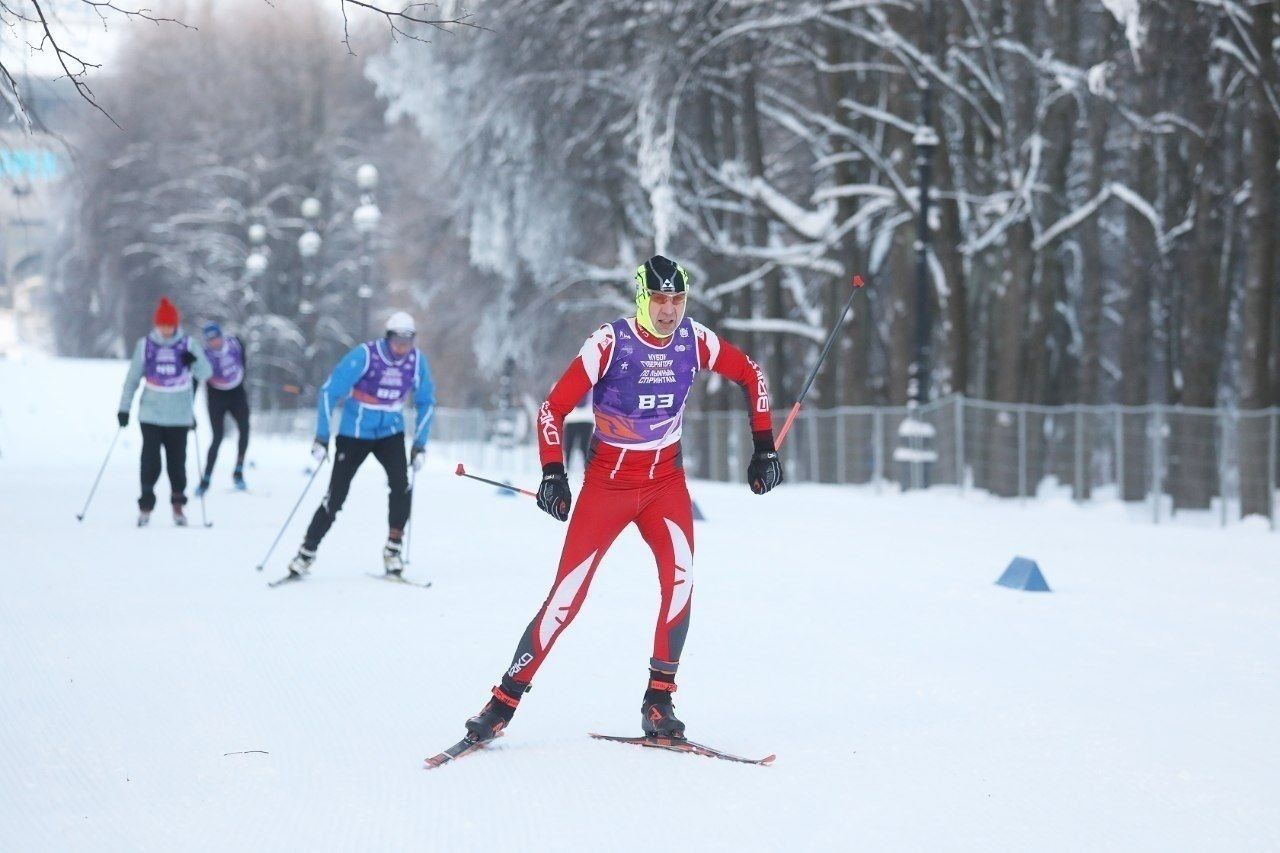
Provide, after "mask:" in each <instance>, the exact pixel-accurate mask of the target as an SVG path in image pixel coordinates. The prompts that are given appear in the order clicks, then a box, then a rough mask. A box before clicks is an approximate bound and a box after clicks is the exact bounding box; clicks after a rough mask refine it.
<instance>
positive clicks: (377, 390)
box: [351, 341, 418, 412]
mask: <svg viewBox="0 0 1280 853" xmlns="http://www.w3.org/2000/svg"><path fill="white" fill-rule="evenodd" d="M364 348H365V352H366V355H367V357H368V362H369V366H368V367H366V368H365V370H364V375H363V376H361V377H360V379H359V380H358V381H357V382H356V384H355V387H354V388H353V389H352V390H351V398H352V399H353V400H355V401H356V402H357V403H359V404H360V405H362V406H367V407H368V408H370V409H381V410H383V411H388V412H398V411H400V410H401V409H403V408H404V403H405V401H406V400H407V399H409V395H410V394H411V393H412V392H413V379H414V376H415V375H416V374H417V372H418V350H417V348H414V349H412V350H410V351H409V354H408V355H406V356H405V357H404V358H403V359H401V360H400V361H399V362H393V361H390V360H389V359H387V358H386V357H385V356H384V355H383V354H382V347H380V346H378V342H377V341H369V342H368V343H366V344H365V345H364Z"/></svg>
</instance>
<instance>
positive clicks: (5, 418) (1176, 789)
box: [0, 358, 1280, 851]
mask: <svg viewBox="0 0 1280 853" xmlns="http://www.w3.org/2000/svg"><path fill="white" fill-rule="evenodd" d="M123 375H124V365H123V364H122V363H118V362H74V361H55V360H45V361H41V360H38V359H31V358H27V359H24V360H21V361H9V362H0V392H2V393H0V454H2V455H0V484H3V489H0V543H3V549H2V551H0V848H3V849H5V850H23V851H37V850H59V851H61V850H74V851H84V850H155V851H172V850H183V851H193V850H211V851H212V850H217V851H225V850H308V851H316V850H379V851H381V850H449V851H452V850H471V849H475V850H493V849H501V850H646V851H648V850H653V849H661V850H716V849H734V850H783V849H790V850H811V849H831V850H835V849H839V850H853V849H864V850H884V849H913V850H921V849H967V850H1010V849H1022V850H1031V849H1035V850H1067V849H1072V850H1081V849H1113V850H1135V849H1145V850H1206V849H1233V850H1245V849H1255V850H1262V849H1276V848H1277V847H1278V846H1280V734H1278V732H1280V727H1277V723H1276V721H1277V719H1280V535H1277V534H1274V533H1271V532H1269V531H1268V530H1267V529H1266V526H1265V525H1262V524H1244V525H1239V526H1236V527H1232V528H1229V529H1227V530H1221V529H1218V528H1214V527H1197V526H1179V525H1163V526H1154V525H1151V524H1149V523H1145V522H1142V521H1136V520H1134V519H1132V518H1130V517H1129V513H1127V512H1125V511H1124V509H1123V508H1122V507H1119V506H1114V505H1113V506H1110V507H1108V506H1094V507H1083V508H1082V507H1076V506H1073V505H1071V504H1070V503H1069V502H1065V501H1057V500H1042V501H1035V502H1030V503H1029V504H1028V505H1026V506H1025V507H1023V506H1019V505H1018V504H1017V503H1014V502H1004V501H998V500H994V499H989V498H985V497H982V496H978V495H968V496H966V497H964V498H961V497H958V496H956V495H955V494H954V492H946V491H941V490H939V491H935V492H930V493H924V494H908V495H901V494H897V493H895V492H891V491H890V490H887V489H886V490H884V491H883V493H881V494H877V493H876V491H875V490H874V489H871V488H836V487H830V486H807V485H791V484H786V485H784V486H783V487H781V488H780V489H779V490H777V491H776V492H774V493H773V494H770V495H767V496H765V497H757V496H755V495H753V494H751V492H750V491H749V490H748V489H747V488H746V486H745V485H734V484H709V483H703V482H694V483H693V484H692V492H693V495H694V497H695V499H696V501H697V503H698V505H699V507H700V508H701V510H702V511H703V513H704V514H705V515H706V516H707V521H705V522H699V523H698V525H697V528H696V536H697V541H696V548H697V561H696V567H695V570H694V572H695V577H696V584H697V585H696V594H695V596H694V602H695V607H694V616H693V620H692V628H691V631H690V635H689V642H688V645H687V646H686V648H685V655H684V662H683V665H682V668H681V678H680V684H681V689H680V692H679V693H678V694H677V696H676V700H677V709H678V711H679V713H680V715H681V716H682V717H683V718H684V720H685V721H686V722H687V724H688V726H689V734H690V736H691V737H693V738H695V739H699V740H702V741H705V742H707V743H709V744H712V745H715V746H719V747H721V748H723V749H726V750H729V751H733V752H737V753H739V754H743V755H749V756H762V755H765V754H768V753H770V752H776V753H777V755H778V758H777V762H776V764H775V765H774V766H772V767H752V766H745V765H736V764H729V763H725V762H718V761H714V760H711V759H706V758H700V757H694V756H685V755H676V754H672V753H666V752H660V751H656V750H643V749H640V748H636V747H629V746H623V745H617V744H609V743H603V742H597V741H593V740H591V739H589V738H588V737H587V736H586V735H587V732H589V731H600V732H606V733H615V734H634V733H638V729H639V714H638V710H639V704H640V697H641V692H642V691H643V689H644V682H645V678H646V664H647V661H648V656H649V652H650V648H649V643H650V639H651V635H652V628H653V619H654V617H655V611H656V607H657V596H658V588H657V582H656V577H655V573H654V570H653V567H652V564H651V558H650V556H649V554H648V551H647V549H646V548H645V547H644V545H643V543H642V542H641V540H640V538H639V536H638V535H637V534H635V532H634V531H628V532H627V533H626V534H624V535H623V536H622V537H621V538H620V539H619V540H618V542H617V543H616V544H615V545H614V547H613V549H612V551H610V553H609V556H608V557H607V558H606V560H605V562H604V564H603V566H602V567H601V570H600V572H599V574H598V575H597V577H596V580H595V584H594V587H593V589H592V590H591V595H590V597H589V598H588V600H587V603H586V606H585V608H584V609H583V611H582V614H581V616H580V617H579V618H578V620H577V622H575V623H574V624H573V625H572V626H571V627H570V628H569V629H568V630H567V631H566V632H565V634H564V635H563V636H562V637H561V639H560V641H559V643H558V645H557V647H556V649H555V651H554V653H553V654H552V656H551V658H550V660H549V661H548V663H547V665H546V666H545V667H544V668H543V669H542V671H541V672H540V673H539V676H538V679H537V683H536V688H535V690H534V691H533V692H532V693H530V694H529V695H528V696H527V697H526V700H525V702H524V704H523V705H522V707H521V709H520V712H519V714H518V715H517V716H516V718H515V721H514V723H513V725H512V726H511V728H510V730H509V732H508V734H507V736H506V737H504V738H502V739H501V740H500V741H499V742H498V743H497V744H496V745H494V746H493V747H492V748H491V749H489V750H487V751H483V752H480V753H477V754H475V755H473V756H469V757H467V758H465V759H463V760H461V761H458V762H457V763H455V764H451V765H448V766H445V767H442V768H440V769H437V770H431V771H427V770H424V769H422V762H423V759H424V758H425V757H427V756H428V755H431V754H434V753H435V752H437V751H439V750H441V749H443V748H444V747H446V746H448V745H450V744H451V743H453V742H454V741H456V740H457V739H458V738H459V737H460V736H461V735H462V733H463V729H462V723H463V720H464V719H465V718H466V717H467V716H468V715H470V714H472V713H474V712H475V711H476V710H478V709H479V707H480V706H481V705H482V704H483V702H484V701H485V699H486V693H487V690H488V689H489V687H490V685H492V684H493V683H494V682H495V681H496V680H497V678H498V677H499V676H500V674H501V672H502V671H503V669H504V668H505V667H506V665H507V662H508V658H509V655H510V653H511V650H512V648H513V647H514V645H515V642H516V640H517V639H518V637H519V635H520V633H521V632H522V631H523V629H524V627H525V625H526V624H527V622H528V620H529V619H530V618H531V617H532V616H533V614H534V611H535V610H536V608H537V607H538V605H539V603H540V602H541V601H542V599H543V597H544V596H545V595H546V592H547V590H548V588H549V586H550V583H551V579H552V573H553V571H554V568H555V563H556V558H557V555H558V553H559V547H560V542H561V539H562V537H563V534H564V529H565V528H564V527H563V526H562V525H560V524H557V523H556V522H555V521H553V520H551V519H550V518H548V517H547V516H545V515H543V514H542V513H540V512H538V511H537V509H536V508H535V507H534V505H533V502H532V501H530V500H529V499H527V498H523V497H499V496H498V495H497V494H496V493H495V490H494V489H493V488H491V487H489V486H484V485H480V484H477V483H475V482H472V481H468V480H464V479H462V478H458V477H455V476H453V473H452V472H453V466H454V465H455V463H456V462H457V461H459V459H458V456H457V455H456V453H455V450H456V449H450V448H445V447H442V446H439V445H436V446H433V447H432V448H431V450H430V453H431V461H430V462H429V463H428V466H427V468H426V469H425V471H424V472H423V474H422V475H421V476H420V478H419V483H418V493H417V495H416V497H415V504H414V510H415V515H416V520H415V523H414V529H413V541H412V546H411V548H412V554H411V557H412V563H411V567H410V571H409V573H410V574H411V575H414V576H417V577H419V578H423V579H430V580H431V581H433V582H434V586H433V587H432V588H431V589H427V590H423V589H414V588H408V587H399V586H393V585H391V584H387V583H382V582H380V581H376V580H372V579H370V578H368V577H366V576H365V575H366V572H377V571H379V570H380V564H379V552H380V547H381V544H382V540H383V538H384V536H385V532H386V531H385V524H386V521H385V519H386V501H385V480H384V479H383V478H382V474H381V470H380V469H379V468H377V467H376V464H375V463H374V462H373V461H372V460H371V461H370V462H369V463H368V464H367V466H366V468H365V469H364V470H362V471H361V473H360V475H359V477H358V478H357V480H356V483H355V486H354V488H353V490H352V494H351V497H350V499H349V501H348V503H347V507H346V509H344V510H343V512H342V514H341V515H340V516H339V518H338V521H337V524H336V525H335V526H334V529H333V531H332V532H331V534H330V535H329V538H328V539H327V540H326V541H325V542H324V543H323V545H322V547H321V550H320V556H319V559H318V560H317V562H316V564H315V567H314V571H313V577H311V578H310V579H309V580H307V581H305V582H304V583H301V584H297V585H290V586H285V587H282V588H279V589H268V588H267V587H266V581H267V580H269V579H271V578H274V577H278V576H280V575H281V574H283V573H284V565H285V562H286V561H287V559H288V557H289V555H290V553H291V552H292V550H293V549H294V548H296V546H297V544H298V542H299V540H300V537H301V533H302V529H303V527H304V525H305V522H306V518H307V517H308V516H309V515H310V513H311V512H312V510H313V509H314V508H315V505H316V503H317V502H318V501H319V499H320V493H321V488H320V485H322V484H320V483H318V484H317V487H316V488H314V489H313V490H312V492H311V493H310V494H308V496H307V498H306V500H305V501H304V502H303V509H302V510H301V511H300V512H299V513H298V516H297V518H296V519H295V520H294V522H293V524H292V526H291V527H290V529H289V531H288V532H287V533H286V534H285V538H284V540H283V541H282V543H281V546H280V548H279V549H278V550H277V551H276V553H275V555H274V556H273V557H272V559H271V561H270V564H269V566H268V568H267V570H266V571H265V572H262V573H258V572H255V571H254V566H255V565H256V564H257V563H258V562H259V560H260V559H261V557H262V555H263V553H264V551H265V550H266V548H267V546H268V545H269V544H270V543H271V539H272V537H273V536H274V535H275V533H276V531H277V529H278V528H279V526H280V524H281V523H282V522H283V520H284V518H285V516H286V515H287V514H288V511H289V509H290V507H291V506H292V505H293V502H294V501H295V500H296V499H297V497H298V495H299V493H300V492H301V490H302V487H303V485H304V484H305V482H306V476H305V473H304V470H305V468H306V466H307V464H308V463H309V457H308V455H307V447H306V443H305V441H295V440H284V439H275V440H272V439H267V438H265V437H257V438H255V440H254V444H253V446H252V448H251V452H250V457H251V460H252V462H253V463H254V464H253V467H251V468H250V469H249V470H248V471H247V476H248V479H249V483H250V487H251V491H250V492H249V493H245V494H242V493H235V492H233V491H232V490H231V488H230V459H229V453H230V449H229V448H227V447H226V446H225V445H224V449H223V461H222V462H221V463H220V466H219V468H218V470H217V472H216V476H215V485H214V487H213V489H212V491H211V492H210V494H209V496H208V501H207V509H208V515H209V518H210V519H211V520H212V521H213V523H214V525H213V526H212V527H210V528H204V527H202V526H200V523H199V521H200V508H199V504H198V502H196V501H193V502H192V503H191V505H190V506H189V509H190V511H191V515H192V516H193V518H194V525H193V526H192V527H190V528H187V529H178V528H175V527H174V526H173V525H172V524H171V522H170V521H169V519H168V518H167V513H166V512H165V511H164V509H163V507H164V500H165V497H166V495H167V491H166V487H165V486H164V482H165V481H164V480H162V482H161V487H160V489H159V495H160V500H161V511H158V512H157V513H156V516H155V518H154V520H153V522H152V526H151V527H150V528H148V529H142V530H139V529H137V528H135V527H134V515H135V506H134V500H135V498H136V496H137V495H136V491H137V484H136V479H137V464H138V460H137V454H138V449H139V436H138V433H137V428H136V426H130V428H129V429H128V430H126V431H125V433H124V436H123V437H122V438H121V440H120V443H119V445H118V446H117V447H116V450H115V454H114V456H113V457H112V459H111V462H110V464H109V465H108V467H107V471H106V475H105V477H104V479H103V484H102V486H101V488H100V490H99V493H98V495H97V497H96V498H95V500H94V502H93V504H92V506H91V507H90V509H89V513H88V515H87V517H86V519H85V520H84V522H83V523H77V522H76V520H75V513H76V512H78V511H79V510H80V508H81V505H82V502H83V500H84V497H85V495H86V493H87V492H88V489H89V486H90V485H91V483H92V481H93V477H94V475H95V473H96V471H97V467H98V465H99V464H100V462H101V459H102V454H104V453H105V452H106V449H107V446H108V445H109V443H110V440H111V436H112V434H113V432H114V430H115V421H114V408H115V402H116V395H117V394H118V392H119V385H120V381H121V379H122V378H123ZM200 414H201V444H202V446H207V443H208V427H207V423H206V422H205V421H204V417H203V402H201V404H200ZM465 453H467V454H470V456H469V457H464V458H463V459H462V461H465V462H467V463H468V465H469V467H471V468H472V469H473V470H474V471H475V473H477V474H482V475H486V474H487V475H490V476H497V477H499V478H501V477H510V478H511V479H513V480H515V481H518V482H521V483H526V484H527V483H531V482H533V481H534V479H533V478H534V475H533V474H532V473H531V471H532V469H533V466H532V459H531V458H528V457H529V456H530V455H531V454H525V456H526V458H525V459H524V460H523V464H522V466H521V467H520V468H519V469H516V468H515V467H514V466H512V469H511V470H504V467H505V465H506V464H507V463H504V462H503V461H502V460H500V459H499V457H498V456H497V455H495V454H491V453H480V452H478V451H476V450H474V449H472V450H467V451H465ZM783 455H784V457H785V450H784V454H783ZM323 474H324V475H327V470H326V471H325V472H323ZM1015 555H1025V556H1028V557H1031V558H1033V559H1035V560H1037V561H1038V562H1039V564H1040V567H1041V568H1042V569H1043V571H1044V573H1045V576H1046V577H1047V579H1048V581H1049V584H1050V585H1051V586H1052V588H1053V592H1051V593H1024V592H1017V591H1013V590H1009V589H1005V588H1003V587H999V586H996V585H994V583H993V581H994V580H995V579H996V578H997V577H998V576H999V575H1000V573H1001V572H1002V570H1003V569H1004V568H1005V566H1006V565H1007V564H1008V563H1009V561H1010V560H1011V559H1012V558H1013V557H1014V556H1015Z"/></svg>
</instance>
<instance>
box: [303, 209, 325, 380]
mask: <svg viewBox="0 0 1280 853" xmlns="http://www.w3.org/2000/svg"><path fill="white" fill-rule="evenodd" d="M301 211H302V218H303V219H305V220H306V222H307V230H306V231H303V232H302V235H301V236H300V237H298V255H299V256H300V257H301V258H302V297H301V298H300V299H299V300H298V313H299V314H300V315H302V322H303V324H304V328H305V335H306V340H308V341H314V340H315V313H316V304H315V301H314V297H315V294H314V293H313V292H312V291H313V290H314V288H315V283H316V274H315V258H316V255H318V254H320V246H321V244H322V243H323V242H324V241H323V240H322V239H321V237H320V235H319V233H317V232H316V229H315V221H316V219H318V218H319V217H320V202H319V201H318V200H317V199H315V198H311V197H308V198H305V199H303V200H302V207H301ZM307 361H308V363H309V362H310V361H311V359H307ZM310 378H311V377H310V376H308V377H307V380H308V381H310Z"/></svg>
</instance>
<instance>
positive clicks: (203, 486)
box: [196, 476, 209, 497]
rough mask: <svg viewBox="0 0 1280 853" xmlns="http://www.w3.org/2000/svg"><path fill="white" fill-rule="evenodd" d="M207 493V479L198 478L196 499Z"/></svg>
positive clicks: (205, 477) (206, 477)
mask: <svg viewBox="0 0 1280 853" xmlns="http://www.w3.org/2000/svg"><path fill="white" fill-rule="evenodd" d="M207 491H209V478H208V476H204V477H201V478H200V485H198V486H196V497H200V496H201V495H203V494H204V493H205V492H207Z"/></svg>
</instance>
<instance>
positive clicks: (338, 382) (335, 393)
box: [316, 346, 369, 444]
mask: <svg viewBox="0 0 1280 853" xmlns="http://www.w3.org/2000/svg"><path fill="white" fill-rule="evenodd" d="M368 366H369V354H368V352H367V351H366V350H365V348H364V347H363V346H358V347H356V348H355V349H353V350H351V352H349V353H347V354H346V355H344V356H343V357H342V361H339V362H338V366H337V367H335V368H334V369H333V373H331V374H329V378H328V379H326V380H325V383H324V384H323V385H321V386H320V395H319V398H318V399H317V401H316V439H317V440H319V441H320V442H321V443H324V444H328V443H329V434H330V432H331V430H330V423H329V421H330V419H331V418H332V417H333V410H334V409H336V408H337V407H338V404H339V403H341V402H342V401H343V400H345V399H346V398H347V396H348V395H350V394H351V389H352V388H354V387H355V386H356V383H357V382H359V381H360V377H361V376H363V375H364V371H365V368H367V367H368Z"/></svg>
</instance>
